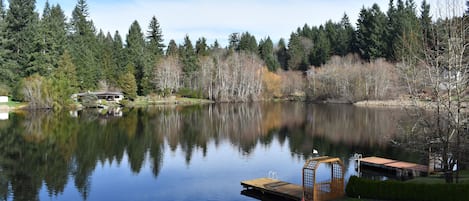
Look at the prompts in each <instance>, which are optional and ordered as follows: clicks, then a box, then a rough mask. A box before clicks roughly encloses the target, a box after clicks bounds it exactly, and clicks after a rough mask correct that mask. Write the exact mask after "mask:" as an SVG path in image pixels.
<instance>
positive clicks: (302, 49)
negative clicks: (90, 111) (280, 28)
mask: <svg viewBox="0 0 469 201" xmlns="http://www.w3.org/2000/svg"><path fill="white" fill-rule="evenodd" d="M313 35H314V33H313ZM312 48H313V41H312V40H311V39H309V38H306V37H304V36H300V35H299V34H298V33H292V34H291V35H290V41H289V42H288V51H287V54H288V63H287V67H288V70H307V69H308V67H309V65H310V62H309V59H308V56H309V55H310V53H311V51H312Z"/></svg>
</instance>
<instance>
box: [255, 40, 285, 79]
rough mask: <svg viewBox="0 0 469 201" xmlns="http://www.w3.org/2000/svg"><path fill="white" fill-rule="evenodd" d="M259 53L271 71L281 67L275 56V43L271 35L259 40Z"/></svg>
mask: <svg viewBox="0 0 469 201" xmlns="http://www.w3.org/2000/svg"><path fill="white" fill-rule="evenodd" d="M259 55H260V57H261V59H262V60H264V62H265V64H266V65H267V68H268V69H269V70H270V71H273V72H275V71H277V69H278V68H279V67H280V64H279V63H278V61H277V59H276V58H275V56H274V44H273V42H272V40H271V39H270V37H267V39H265V40H261V41H259Z"/></svg>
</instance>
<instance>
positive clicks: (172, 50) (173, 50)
mask: <svg viewBox="0 0 469 201" xmlns="http://www.w3.org/2000/svg"><path fill="white" fill-rule="evenodd" d="M178 52H179V50H178V45H177V44H176V41H174V39H171V40H170V41H169V43H168V49H166V56H177V55H178Z"/></svg>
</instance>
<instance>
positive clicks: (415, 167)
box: [360, 156, 428, 176]
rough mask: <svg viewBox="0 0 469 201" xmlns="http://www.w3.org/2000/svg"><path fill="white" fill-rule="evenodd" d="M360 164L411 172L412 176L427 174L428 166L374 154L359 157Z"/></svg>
mask: <svg viewBox="0 0 469 201" xmlns="http://www.w3.org/2000/svg"><path fill="white" fill-rule="evenodd" d="M360 165H366V166H371V167H376V168H383V169H389V170H396V171H399V172H412V173H413V174H414V176H418V175H420V174H428V166H426V165H420V164H416V163H409V162H404V161H397V160H392V159H387V158H381V157H376V156H372V157H366V158H362V159H360Z"/></svg>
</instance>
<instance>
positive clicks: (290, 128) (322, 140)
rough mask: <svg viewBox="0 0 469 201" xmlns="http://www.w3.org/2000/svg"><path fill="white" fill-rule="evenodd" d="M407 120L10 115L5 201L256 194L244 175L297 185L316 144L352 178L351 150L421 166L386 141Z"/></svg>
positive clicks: (293, 107)
mask: <svg viewBox="0 0 469 201" xmlns="http://www.w3.org/2000/svg"><path fill="white" fill-rule="evenodd" d="M405 118H406V114H405V112H403V111H401V110H400V109H383V108H359V107H354V106H352V105H326V104H310V103H301V102H287V103H250V104H213V105H204V106H164V107H163V106H162V107H150V108H139V109H124V110H123V111H117V112H114V113H110V112H105V111H97V110H86V111H79V112H63V113H52V112H47V111H35V112H22V113H19V114H12V113H10V114H9V118H8V119H5V120H1V121H0V200H67V201H73V200H90V201H91V200H114V201H118V200H175V201H177V200H181V201H183V200H213V201H216V200H233V201H235V200H254V199H253V198H250V197H246V196H244V195H241V193H240V192H241V191H242V190H243V188H242V186H241V185H240V181H242V180H247V179H254V178H259V177H268V176H269V175H270V176H272V175H275V176H276V177H277V178H278V179H280V180H284V181H288V182H291V183H296V184H301V182H302V181H301V179H302V176H301V171H302V167H303V164H304V162H305V160H306V159H308V158H311V157H312V149H316V150H317V151H318V153H319V155H328V156H334V157H339V158H340V159H341V160H342V161H343V162H344V163H345V166H346V175H345V176H346V179H347V178H348V177H349V176H350V175H355V174H357V173H356V171H355V162H354V160H353V158H352V156H353V154H354V153H362V154H363V155H365V156H371V155H376V156H383V157H390V158H394V159H399V160H406V161H412V162H420V161H419V160H420V159H421V157H420V156H419V155H418V154H409V153H408V152H406V151H404V150H402V149H399V148H395V147H393V146H391V144H390V143H389V142H390V140H391V139H392V138H393V137H394V136H395V135H398V133H399V129H398V127H397V123H398V122H399V121H401V120H402V119H405ZM328 171H330V170H327V169H325V168H323V169H322V170H321V169H320V173H319V175H318V176H319V180H320V179H327V177H328ZM269 173H270V174H269Z"/></svg>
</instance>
